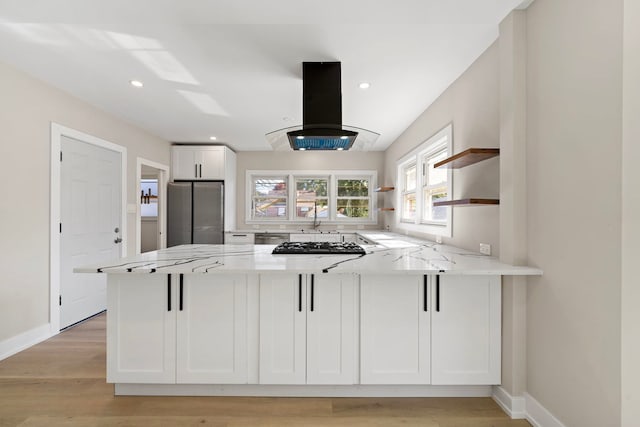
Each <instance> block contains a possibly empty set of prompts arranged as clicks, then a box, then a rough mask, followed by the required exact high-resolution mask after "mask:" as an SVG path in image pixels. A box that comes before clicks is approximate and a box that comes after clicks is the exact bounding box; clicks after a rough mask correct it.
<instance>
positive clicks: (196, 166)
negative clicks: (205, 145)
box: [193, 165, 198, 178]
mask: <svg viewBox="0 0 640 427" xmlns="http://www.w3.org/2000/svg"><path fill="white" fill-rule="evenodd" d="M193 166H195V168H196V171H195V174H194V177H196V178H197V177H198V165H193Z"/></svg>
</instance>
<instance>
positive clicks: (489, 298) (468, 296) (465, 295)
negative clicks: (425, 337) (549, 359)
mask: <svg viewBox="0 0 640 427" xmlns="http://www.w3.org/2000/svg"><path fill="white" fill-rule="evenodd" d="M434 282H436V283H434V286H433V291H432V295H433V298H432V302H433V304H432V307H433V310H432V311H431V383H432V384H500V364H501V283H500V276H448V275H440V276H439V280H438V281H436V277H435V276H434Z"/></svg>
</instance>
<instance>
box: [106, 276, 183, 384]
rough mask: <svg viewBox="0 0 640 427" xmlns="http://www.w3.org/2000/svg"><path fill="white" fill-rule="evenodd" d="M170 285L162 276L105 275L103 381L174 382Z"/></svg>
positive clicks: (173, 315)
mask: <svg viewBox="0 0 640 427" xmlns="http://www.w3.org/2000/svg"><path fill="white" fill-rule="evenodd" d="M176 295H177V293H176V287H175V286H173V285H169V283H168V279H167V275H166V274H145V275H143V274H109V275H108V277H107V382H110V383H148V384H171V383H175V382H176V309H177V305H176Z"/></svg>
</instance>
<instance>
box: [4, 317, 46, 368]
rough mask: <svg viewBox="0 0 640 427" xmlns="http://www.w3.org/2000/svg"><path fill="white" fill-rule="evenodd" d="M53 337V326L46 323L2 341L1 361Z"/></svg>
mask: <svg viewBox="0 0 640 427" xmlns="http://www.w3.org/2000/svg"><path fill="white" fill-rule="evenodd" d="M51 336H52V334H51V324H49V323H45V324H44V325H40V326H38V327H35V328H33V329H31V330H28V331H26V332H23V333H21V334H19V335H16V336H13V337H11V338H8V339H6V340H4V341H0V360H4V359H6V358H7V357H10V356H13V355H14V354H16V353H19V352H21V351H22V350H24V349H27V348H29V347H31V346H32V345H35V344H38V343H39V342H42V341H44V340H46V339H48V338H50V337H51Z"/></svg>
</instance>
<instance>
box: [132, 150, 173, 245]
mask: <svg viewBox="0 0 640 427" xmlns="http://www.w3.org/2000/svg"><path fill="white" fill-rule="evenodd" d="M136 176H137V179H136V183H137V186H136V194H137V195H138V209H136V227H137V228H136V229H137V230H138V231H137V234H136V254H140V253H143V252H149V251H154V250H157V249H163V248H166V247H167V237H166V228H167V221H166V217H167V216H166V209H167V203H166V197H165V194H166V188H167V179H168V176H169V166H167V165H163V164H160V163H156V162H153V161H151V160H147V159H143V158H141V157H138V158H137V161H136Z"/></svg>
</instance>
